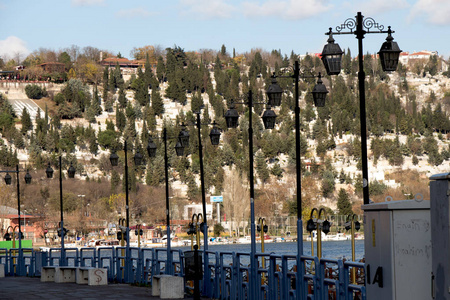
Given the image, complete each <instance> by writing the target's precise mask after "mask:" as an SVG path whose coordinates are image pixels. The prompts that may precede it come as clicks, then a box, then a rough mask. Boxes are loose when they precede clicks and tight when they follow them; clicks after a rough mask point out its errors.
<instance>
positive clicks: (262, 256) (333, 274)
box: [0, 247, 366, 300]
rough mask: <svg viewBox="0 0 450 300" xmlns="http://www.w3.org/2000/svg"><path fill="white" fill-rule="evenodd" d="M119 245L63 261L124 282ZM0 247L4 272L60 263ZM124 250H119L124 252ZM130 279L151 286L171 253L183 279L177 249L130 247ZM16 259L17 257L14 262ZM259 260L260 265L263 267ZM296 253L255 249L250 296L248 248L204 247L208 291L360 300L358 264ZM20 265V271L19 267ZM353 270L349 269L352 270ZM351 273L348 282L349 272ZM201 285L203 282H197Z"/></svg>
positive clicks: (71, 254)
mask: <svg viewBox="0 0 450 300" xmlns="http://www.w3.org/2000/svg"><path fill="white" fill-rule="evenodd" d="M123 249H125V247H116V248H113V247H109V248H99V249H93V248H81V249H78V248H65V249H64V253H65V257H66V260H67V264H68V265H70V266H90V267H102V268H107V270H108V280H109V281H110V282H126V279H127V277H126V276H124V274H125V269H124V268H125V265H126V259H127V257H126V255H123V254H122V250H123ZM21 251H22V253H20V252H19V249H3V248H2V249H0V264H4V265H5V274H6V275H8V276H40V271H41V268H42V267H43V266H58V265H60V263H61V249H60V248H51V249H50V250H49V252H40V251H35V250H33V249H22V250H21ZM124 253H125V252H124ZM130 254H131V256H132V257H131V259H130V260H129V261H128V263H129V264H130V266H131V271H130V272H131V277H130V278H129V279H128V281H129V283H140V284H150V285H151V284H152V282H153V276H155V275H159V274H165V272H166V270H167V265H166V263H167V255H171V256H172V260H171V262H172V268H171V269H172V271H173V274H171V275H174V276H181V277H184V272H185V265H184V253H183V251H182V250H177V249H171V251H170V253H167V249H165V248H142V249H141V248H135V247H131V248H130ZM19 258H21V259H22V260H23V261H22V262H21V263H19ZM263 260H264V265H263ZM297 260H298V258H297V256H296V255H278V254H275V253H256V254H255V261H256V262H257V266H256V270H255V274H256V276H255V277H254V278H256V280H257V284H256V286H257V289H256V291H255V292H256V295H253V292H252V290H251V284H250V283H251V280H252V278H253V277H252V276H251V274H252V268H251V266H250V261H251V254H250V253H249V252H213V251H208V259H207V261H206V262H205V264H204V266H206V267H207V268H209V270H210V272H209V273H210V277H209V282H208V284H209V292H208V293H210V294H211V297H212V298H214V299H227V300H228V299H230V300H234V299H236V300H241V299H252V300H253V299H256V300H260V299H274V300H277V299H280V300H290V299H293V300H294V299H295V300H297V299H301V300H307V299H315V300H327V299H339V300H350V299H354V298H355V297H358V298H359V299H366V290H365V286H364V274H365V265H364V263H358V262H351V261H342V260H338V259H328V258H322V259H319V258H318V257H313V256H307V255H303V256H301V257H300V258H299V261H300V265H299V266H297ZM19 266H21V267H20V268H21V270H19ZM353 270H355V271H353ZM353 272H355V274H357V278H356V283H353V280H352V273H353ZM202 286H203V285H202ZM186 291H187V292H191V291H192V284H191V283H190V282H189V281H186Z"/></svg>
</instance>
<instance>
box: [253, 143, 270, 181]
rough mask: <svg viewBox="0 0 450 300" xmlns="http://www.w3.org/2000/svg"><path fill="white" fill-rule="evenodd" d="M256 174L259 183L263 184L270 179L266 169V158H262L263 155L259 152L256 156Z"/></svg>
mask: <svg viewBox="0 0 450 300" xmlns="http://www.w3.org/2000/svg"><path fill="white" fill-rule="evenodd" d="M255 163H256V172H257V173H258V177H259V179H260V180H261V182H262V183H263V184H264V183H265V182H266V181H267V180H268V179H269V177H270V172H269V169H268V168H267V164H266V158H265V157H264V154H263V153H262V152H261V151H259V152H258V153H257V154H256V159H255Z"/></svg>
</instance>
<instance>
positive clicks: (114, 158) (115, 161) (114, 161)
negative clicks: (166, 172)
mask: <svg viewBox="0 0 450 300" xmlns="http://www.w3.org/2000/svg"><path fill="white" fill-rule="evenodd" d="M123 150H124V152H125V174H124V176H125V212H126V232H125V234H126V236H125V241H126V243H127V244H126V248H125V251H126V254H125V270H126V271H125V282H131V280H132V275H131V273H132V270H131V268H132V264H131V253H130V207H129V192H128V190H129V187H128V144H127V141H126V140H125V141H124V146H123ZM133 160H134V164H135V166H139V165H141V164H142V161H143V156H142V154H140V153H139V150H136V154H135V155H134V157H133ZM109 161H110V162H111V166H113V167H116V166H118V165H119V156H118V155H117V153H116V152H115V151H113V152H112V153H111V154H110V156H109ZM122 239H123V236H122Z"/></svg>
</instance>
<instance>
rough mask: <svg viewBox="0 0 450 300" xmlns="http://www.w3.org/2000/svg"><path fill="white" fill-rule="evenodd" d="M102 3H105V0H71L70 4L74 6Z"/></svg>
mask: <svg viewBox="0 0 450 300" xmlns="http://www.w3.org/2000/svg"><path fill="white" fill-rule="evenodd" d="M103 4H105V0H72V5H74V6H92V5H103Z"/></svg>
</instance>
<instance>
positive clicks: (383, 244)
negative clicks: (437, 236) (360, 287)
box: [362, 199, 432, 300]
mask: <svg viewBox="0 0 450 300" xmlns="http://www.w3.org/2000/svg"><path fill="white" fill-rule="evenodd" d="M362 208H363V210H364V249H365V263H366V291H367V299H368V300H379V299H396V300H401V299H405V300H411V299H420V300H427V299H432V298H431V284H430V282H431V281H430V274H431V262H432V249H431V228H430V201H423V199H416V200H402V201H386V202H382V203H373V204H368V205H364V206H363V207H362Z"/></svg>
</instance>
